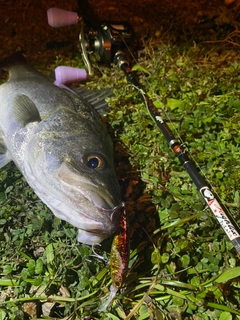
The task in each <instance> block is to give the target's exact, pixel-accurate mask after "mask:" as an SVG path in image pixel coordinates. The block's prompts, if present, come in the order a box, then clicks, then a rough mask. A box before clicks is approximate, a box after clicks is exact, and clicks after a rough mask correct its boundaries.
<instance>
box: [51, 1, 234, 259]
mask: <svg viewBox="0 0 240 320" xmlns="http://www.w3.org/2000/svg"><path fill="white" fill-rule="evenodd" d="M78 2H79V8H82V10H81V12H79V13H77V12H69V11H65V10H61V9H57V8H50V9H49V10H48V23H49V24H50V25H51V26H52V27H55V28H58V27H61V26H64V25H71V24H77V23H78V22H79V21H80V22H81V30H80V34H79V42H80V48H81V51H82V56H83V60H84V62H85V65H86V67H87V69H88V73H89V74H91V72H92V69H91V64H90V61H89V59H88V54H87V51H92V52H95V53H97V54H98V55H99V56H100V62H103V63H105V64H109V63H111V62H112V61H113V62H114V63H115V64H116V65H117V66H118V67H119V68H120V69H121V70H122V71H123V72H124V74H125V76H126V78H127V80H128V81H129V82H130V83H132V84H133V86H134V87H135V88H137V89H138V90H139V91H140V92H141V99H142V100H143V102H144V103H145V104H146V107H147V109H148V112H149V114H150V116H151V117H152V119H153V121H154V122H155V124H156V125H157V126H158V128H159V129H160V130H161V132H162V134H163V135H164V137H165V139H166V141H167V143H168V145H169V146H170V148H171V149H172V150H173V152H174V153H175V155H176V156H177V157H178V159H179V161H180V163H181V164H182V166H183V168H184V169H185V170H186V172H187V173H188V174H189V176H190V178H191V179H192V181H193V182H194V184H195V186H196V187H197V189H198V191H199V192H200V194H201V195H202V197H203V199H204V200H205V202H206V204H207V205H208V207H209V208H210V209H211V211H212V212H213V214H214V216H215V217H216V218H217V220H218V222H219V223H220V225H221V227H222V229H223V230H224V231H225V233H226V235H227V236H228V238H229V240H230V241H231V242H232V244H233V246H234V247H235V249H236V250H237V252H238V253H239V254H240V229H239V226H238V225H237V223H236V221H235V220H234V218H233V216H232V215H231V213H230V211H229V210H228V209H227V208H226V207H225V206H224V205H223V204H222V203H221V200H220V199H219V197H218V196H217V195H214V193H213V192H212V191H211V190H210V188H209V186H208V183H207V182H206V180H205V179H204V178H203V176H202V175H201V174H200V172H199V171H198V169H197V168H196V166H195V163H194V162H192V161H191V160H190V158H189V156H188V154H187V152H186V151H185V150H184V149H183V148H182V147H181V144H180V143H179V142H178V141H177V139H176V138H175V137H174V134H173V133H172V131H171V129H170V128H169V126H168V125H167V123H166V122H165V121H164V119H163V117H162V116H161V114H160V112H159V110H158V109H157V108H156V107H155V106H154V104H153V102H152V101H151V99H150V98H149V96H148V95H147V94H146V93H145V92H144V90H143V88H142V86H141V85H140V83H139V81H138V79H137V78H136V76H135V74H134V73H133V71H132V69H131V68H130V66H129V63H128V61H127V60H126V57H125V54H124V53H123V51H122V50H123V49H124V48H125V47H126V46H127V45H128V44H130V43H131V41H132V38H133V28H132V26H131V25H130V24H129V23H128V22H126V21H121V22H112V21H104V22H102V21H100V20H99V19H98V17H97V16H96V14H95V13H94V10H92V8H91V6H90V4H89V3H88V1H87V0H78ZM84 21H85V22H86V24H85V23H84Z"/></svg>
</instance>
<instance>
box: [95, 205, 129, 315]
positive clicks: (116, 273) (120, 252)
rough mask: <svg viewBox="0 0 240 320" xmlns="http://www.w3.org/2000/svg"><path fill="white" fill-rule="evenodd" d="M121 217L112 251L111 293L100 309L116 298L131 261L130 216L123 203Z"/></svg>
mask: <svg viewBox="0 0 240 320" xmlns="http://www.w3.org/2000/svg"><path fill="white" fill-rule="evenodd" d="M121 211H122V212H121V219H120V224H119V228H118V232H117V234H116V235H115V237H114V239H113V243H112V247H111V253H110V273H111V278H112V285H111V287H110V294H109V297H108V299H107V301H106V302H105V303H104V304H103V305H102V306H100V308H99V311H104V310H106V309H107V307H108V306H109V304H110V303H111V302H112V300H113V299H114V298H115V296H116V294H117V292H118V290H119V289H120V288H121V286H122V284H123V282H124V280H125V277H126V274H127V271H128V261H129V251H130V247H129V233H128V216H127V211H126V208H125V206H124V204H123V205H122V210H121Z"/></svg>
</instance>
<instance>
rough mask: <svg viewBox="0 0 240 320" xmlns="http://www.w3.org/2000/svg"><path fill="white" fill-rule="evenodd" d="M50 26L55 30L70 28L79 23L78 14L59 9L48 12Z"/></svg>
mask: <svg viewBox="0 0 240 320" xmlns="http://www.w3.org/2000/svg"><path fill="white" fill-rule="evenodd" d="M47 17H48V24H49V25H50V26H51V27H53V28H60V27H64V26H70V25H72V24H77V23H78V14H77V12H71V11H67V10H63V9H59V8H50V9H48V10H47Z"/></svg>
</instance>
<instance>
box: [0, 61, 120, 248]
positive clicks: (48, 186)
mask: <svg viewBox="0 0 240 320" xmlns="http://www.w3.org/2000/svg"><path fill="white" fill-rule="evenodd" d="M8 71H9V75H10V78H9V80H8V81H7V82H6V83H4V84H2V85H1V86H0V168H2V167H3V166H4V165H6V164H7V163H8V162H10V161H14V163H15V164H16V166H17V167H18V168H19V170H20V171H21V172H22V174H23V176H24V177H25V179H26V180H27V182H28V184H29V185H30V187H31V188H32V189H33V190H34V191H35V193H36V194H37V195H38V197H39V198H40V199H41V200H42V201H43V202H44V203H45V204H46V205H47V206H48V207H49V209H50V210H51V211H52V212H53V213H54V215H55V216H56V217H58V218H60V219H62V220H65V221H67V222H69V223H70V224H71V225H73V226H75V227H77V228H78V241H79V242H82V243H86V244H96V243H100V242H101V241H103V240H104V239H105V238H107V237H108V236H110V235H111V234H112V233H113V232H114V231H115V230H116V228H117V226H118V224H119V213H118V210H117V208H118V207H119V206H121V202H120V188H119V184H118V182H117V179H116V174H115V170H114V165H113V146H112V141H111V139H110V136H109V135H108V132H107V131H106V129H105V128H104V126H103V124H102V122H101V120H100V117H99V115H98V114H97V112H96V111H95V110H94V108H93V107H92V106H91V105H90V104H89V103H88V102H87V101H85V100H84V99H82V98H81V96H79V95H76V94H74V93H73V92H71V91H69V90H66V89H63V88H59V87H57V86H55V85H54V84H52V83H51V82H50V81H49V79H48V78H47V77H45V76H44V75H42V74H41V73H39V72H37V71H36V70H34V69H32V68H30V67H29V66H26V65H18V66H12V67H10V68H9V69H8Z"/></svg>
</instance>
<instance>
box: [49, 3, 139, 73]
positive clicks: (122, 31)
mask: <svg viewBox="0 0 240 320" xmlns="http://www.w3.org/2000/svg"><path fill="white" fill-rule="evenodd" d="M78 5H79V12H70V11H66V10H62V9H58V8H50V9H49V10H48V11H47V15H48V24H49V25H50V26H52V27H54V28H59V27H63V26H67V25H73V24H77V23H80V33H79V47H80V49H81V52H82V56H83V60H84V63H85V65H86V67H87V69H88V73H89V74H90V75H91V74H92V68H91V64H90V61H89V57H88V53H89V52H94V53H97V54H98V55H99V57H100V62H101V63H104V64H110V63H112V62H114V57H115V54H116V53H117V52H118V51H119V50H123V49H124V48H125V47H126V45H129V44H130V43H131V41H132V39H133V28H132V26H131V24H130V23H128V22H127V21H100V20H99V18H98V16H97V15H96V14H95V12H94V11H93V10H92V8H91V6H90V4H89V3H88V1H87V0H78Z"/></svg>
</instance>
